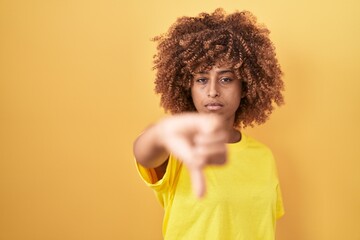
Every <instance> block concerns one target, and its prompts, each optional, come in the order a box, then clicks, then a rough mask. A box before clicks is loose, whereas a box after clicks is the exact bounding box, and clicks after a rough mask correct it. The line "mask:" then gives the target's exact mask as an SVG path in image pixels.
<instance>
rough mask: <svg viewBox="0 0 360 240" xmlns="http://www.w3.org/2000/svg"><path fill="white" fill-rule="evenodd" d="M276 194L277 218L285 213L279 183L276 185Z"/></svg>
mask: <svg viewBox="0 0 360 240" xmlns="http://www.w3.org/2000/svg"><path fill="white" fill-rule="evenodd" d="M276 194H277V198H276V219H279V218H281V217H282V216H283V215H284V214H285V210H284V205H283V200H282V194H281V189H280V185H279V184H278V185H277V187H276Z"/></svg>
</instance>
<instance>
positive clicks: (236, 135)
mask: <svg viewBox="0 0 360 240" xmlns="http://www.w3.org/2000/svg"><path fill="white" fill-rule="evenodd" d="M224 124H225V125H226V126H227V132H228V133H229V138H228V141H227V142H228V143H236V142H239V141H240V140H241V132H240V131H239V130H238V129H236V128H234V119H229V120H225V121H224Z"/></svg>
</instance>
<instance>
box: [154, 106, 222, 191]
mask: <svg viewBox="0 0 360 240" xmlns="http://www.w3.org/2000/svg"><path fill="white" fill-rule="evenodd" d="M158 127H161V132H162V133H163V134H162V137H161V138H162V139H163V146H165V148H166V149H167V150H168V151H169V152H171V153H172V154H174V155H175V156H176V157H177V158H179V160H181V161H182V162H183V163H184V164H185V166H186V167H187V168H188V169H189V172H190V176H191V182H192V187H193V190H194V192H195V194H196V195H197V196H198V197H202V196H203V195H204V194H205V179H204V175H203V172H202V170H203V168H204V167H205V166H207V165H221V164H224V163H225V162H226V154H227V150H226V142H227V140H228V131H226V128H225V126H224V123H223V121H222V119H221V118H220V117H218V116H216V115H210V114H205V115H204V114H198V113H188V114H181V115H175V116H172V117H169V118H166V119H164V120H162V122H161V123H160V124H159V125H158Z"/></svg>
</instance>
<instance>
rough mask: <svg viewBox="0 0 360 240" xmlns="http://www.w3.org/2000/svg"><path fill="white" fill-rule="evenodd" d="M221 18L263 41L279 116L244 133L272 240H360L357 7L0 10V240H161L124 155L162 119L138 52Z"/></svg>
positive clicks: (173, 4)
mask: <svg viewBox="0 0 360 240" xmlns="http://www.w3.org/2000/svg"><path fill="white" fill-rule="evenodd" d="M219 6H222V7H224V9H225V10H227V11H229V12H231V11H233V10H235V9H239V10H243V9H248V10H250V11H252V12H253V13H254V14H255V15H256V16H258V19H259V21H260V22H263V23H265V24H266V25H267V26H268V27H269V28H270V29H271V31H272V33H271V38H272V40H273V41H274V44H275V46H276V47H277V53H278V58H279V61H280V63H281V65H282V68H283V71H284V73H285V82H286V93H285V98H286V103H287V104H286V106H284V107H282V108H279V109H277V110H276V111H275V113H274V114H273V115H272V117H271V119H270V121H268V122H267V123H266V124H265V125H264V126H259V127H256V128H255V129H248V130H246V132H248V134H251V135H253V136H254V137H256V138H258V139H260V140H261V141H263V142H265V143H266V144H268V145H269V146H270V147H271V148H272V149H273V151H274V154H275V156H276V158H277V161H278V169H279V175H280V180H281V183H282V191H283V195H284V196H283V197H284V201H285V207H286V215H285V216H284V218H282V219H281V220H280V221H279V223H278V239H280V240H285V239H291V240H338V239H345V240H355V239H356V240H358V239H360V229H359V227H360V191H359V188H360V187H359V186H360V173H359V170H360V145H359V140H358V138H359V134H360V127H359V123H360V66H359V65H360V64H359V63H360V47H359V46H360V44H359V43H360V27H359V25H360V4H359V2H358V1H356V0H341V1H340V0H339V1H325V0H318V1H310V0H305V1H287V0H275V1H265V0H263V1H256V0H255V1H254V0H247V1H245V0H244V1H230V0H227V1H226V0H222V1H220V0H219V1H215V0H213V1H210V0H208V1H204V0H202V1H201V0H199V1H190V0H186V1H184V0H183V1H167V0H166V1H165V0H162V1H145V0H144V1H140V0H136V1H129V2H125V1H115V0H112V1H110V0H105V1H85V0H83V1H80V0H72V1H70V0H68V1H46V0H43V1H26V0H24V1H20V0H0V239H1V240H15V239H16V240H20V239H21V240H23V239H24V240H25V239H26V240H28V239H29V240H30V239H34V240H35V239H36V240H48V239H66V240H75V239H87V240H91V239H109V240H110V239H161V219H162V209H161V208H160V206H159V204H158V203H157V202H156V200H155V197H154V195H153V193H152V192H151V191H150V190H149V189H148V188H146V187H145V185H144V184H143V183H142V182H141V180H140V179H139V177H138V175H137V173H136V171H135V168H134V163H133V159H132V141H133V140H134V138H135V137H136V136H137V135H138V134H139V133H140V132H141V131H142V129H144V128H145V127H146V126H147V125H148V124H149V123H151V122H154V121H156V120H157V119H159V118H160V117H161V116H163V111H162V110H161V109H160V108H159V98H158V96H155V95H154V94H153V91H152V90H153V83H152V81H153V78H154V72H153V71H152V70H151V67H152V55H153V54H154V53H155V45H154V43H152V42H151V41H150V40H149V39H150V38H151V37H153V36H155V35H157V34H160V33H163V32H165V31H166V30H167V28H168V27H169V26H170V24H171V23H173V22H174V21H175V19H176V18H177V17H178V16H182V15H195V14H197V13H199V12H201V11H213V10H214V9H215V8H216V7H219Z"/></svg>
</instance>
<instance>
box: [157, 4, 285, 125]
mask: <svg viewBox="0 0 360 240" xmlns="http://www.w3.org/2000/svg"><path fill="white" fill-rule="evenodd" d="M269 33H270V31H269V30H268V29H267V28H266V27H265V26H263V25H259V24H257V21H256V17H255V16H254V15H253V14H251V13H250V12H248V11H242V12H238V11H237V12H235V13H233V14H230V15H227V14H226V13H225V11H224V10H223V9H221V8H218V9H216V10H215V11H214V12H213V13H212V14H208V13H200V14H199V15H198V16H197V17H181V18H178V19H177V21H176V22H175V23H174V24H173V25H172V26H171V27H170V29H169V30H168V32H167V33H165V34H163V35H160V36H156V37H155V38H153V41H155V42H158V45H157V50H158V52H157V54H156V55H154V70H157V73H156V78H155V92H156V93H158V94H160V95H161V100H160V104H161V106H162V107H163V108H164V109H165V111H170V112H171V113H172V114H175V113H182V112H189V111H196V109H195V106H194V104H193V101H192V97H191V91H190V88H191V84H192V79H193V75H194V73H195V70H196V71H201V70H203V69H205V68H209V67H211V66H214V65H215V64H216V63H219V61H220V62H230V63H232V64H233V68H234V71H235V74H236V76H237V77H239V78H240V79H242V89H243V95H242V97H243V98H242V100H241V103H240V106H239V108H238V110H237V112H236V114H235V122H234V126H235V127H246V126H253V124H254V123H257V124H262V123H264V122H265V121H266V120H267V119H268V117H269V115H270V114H271V112H272V110H273V108H274V107H273V103H276V104H277V105H278V106H280V105H281V104H283V103H284V99H283V96H282V93H281V91H283V89H284V84H283V81H282V71H281V69H280V66H279V64H278V60H277V59H276V54H275V48H274V46H273V44H272V42H271V41H270V39H269Z"/></svg>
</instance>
